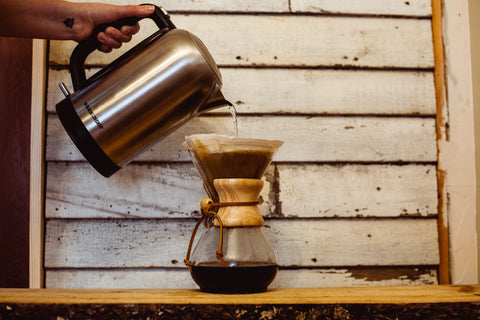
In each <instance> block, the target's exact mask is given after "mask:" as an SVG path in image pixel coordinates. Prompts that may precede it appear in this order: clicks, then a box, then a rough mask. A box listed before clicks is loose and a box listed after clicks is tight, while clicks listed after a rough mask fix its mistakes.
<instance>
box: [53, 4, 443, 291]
mask: <svg viewBox="0 0 480 320" xmlns="http://www.w3.org/2000/svg"><path fill="white" fill-rule="evenodd" d="M112 2H113V1H112ZM143 2H144V1H140V0H132V1H126V0H119V1H117V2H116V3H143ZM157 4H158V5H161V6H164V7H165V8H166V9H167V10H169V11H170V13H171V16H172V20H173V22H174V23H175V24H176V25H177V27H178V28H183V29H187V30H189V31H191V32H193V33H195V34H197V35H198V36H199V37H200V38H201V39H202V40H203V41H204V42H205V44H206V45H207V47H208V48H209V49H210V51H211V53H212V54H213V56H214V58H215V59H216V61H217V63H218V64H219V66H220V69H221V72H222V74H223V79H224V90H223V91H224V94H225V96H226V97H227V99H229V100H230V101H232V102H234V103H236V106H237V112H238V113H239V135H240V136H248V137H259V138H272V139H281V140H284V141H285V144H284V146H282V148H281V149H280V151H279V153H278V154H277V156H276V158H275V159H274V163H273V164H272V165H271V166H270V168H269V169H268V171H267V173H266V175H265V177H264V180H265V187H264V189H263V191H262V193H261V197H260V200H261V206H260V209H261V212H262V214H263V215H264V217H265V218H266V226H265V228H264V230H265V233H266V235H267V237H268V238H269V239H270V241H271V243H272V245H273V247H274V249H275V250H276V252H277V255H278V258H279V262H280V265H281V270H280V272H279V274H278V276H277V278H276V280H275V281H274V283H273V284H272V287H287V286H288V287H310V286H365V285H416V284H436V283H438V280H437V273H438V264H439V255H438V241H437V214H438V210H437V202H438V199H437V180H436V164H437V149H436V136H435V116H436V109H435V92H434V83H433V66H434V63H433V45H432V31H431V5H430V0H409V1H404V0H388V1H387V0H363V1H358V0H289V1H286V0H285V1H278V0H264V1H251V0H242V1H237V0H230V1H218V0H196V1H190V0H176V1H173V0H165V1H163V2H162V3H157ZM141 25H142V30H141V33H140V34H138V35H136V36H135V40H134V41H133V44H134V43H135V42H138V41H140V40H142V39H143V38H145V37H146V35H148V34H150V33H152V32H154V29H155V28H154V26H153V24H151V23H149V22H148V21H144V22H142V23H141ZM133 44H131V45H133ZM74 45H75V43H73V42H62V41H51V42H50V56H49V60H50V61H49V66H50V68H49V79H48V89H47V90H48V92H47V112H48V126H47V146H46V159H47V182H46V183H47V185H46V204H45V217H46V239H45V268H46V286H47V287H49V288H55V287H64V288H195V287H196V286H195V284H194V283H193V281H192V280H191V278H190V276H189V273H188V271H187V269H186V268H185V267H184V266H183V262H182V261H183V259H184V257H185V254H186V249H187V245H188V241H189V237H190V234H191V232H192V229H193V226H194V223H195V217H196V216H198V209H199V202H200V200H201V199H202V198H203V197H204V196H205V192H204V191H203V189H202V184H201V181H200V178H199V176H198V174H197V172H196V171H195V169H194V168H193V165H192V164H191V161H190V158H189V156H188V154H187V153H186V152H185V150H183V149H182V147H181V143H182V141H183V139H184V137H185V135H189V134H195V133H210V132H215V133H220V134H233V132H234V131H233V121H232V119H231V117H230V115H229V112H228V111H227V110H218V111H215V112H211V113H210V114H207V115H202V116H200V117H199V118H197V119H195V120H193V121H191V122H189V123H188V124H187V125H185V126H184V127H182V128H180V129H179V130H177V131H176V132H175V133H173V134H172V135H171V136H169V137H167V138H166V139H165V140H163V141H162V142H160V143H159V144H157V145H155V146H154V147H152V148H151V150H148V151H147V152H146V153H144V154H143V155H141V156H140V157H139V159H137V161H136V162H133V163H131V164H130V165H128V166H126V167H125V168H123V169H122V170H120V171H119V172H118V173H117V174H115V175H114V176H113V177H111V178H109V179H106V178H103V177H102V176H100V175H99V174H98V173H96V171H95V170H94V169H92V168H91V167H90V165H89V164H87V163H86V162H85V161H84V159H83V157H82V156H81V154H80V153H79V152H78V151H77V150H76V149H75V147H74V145H73V144H72V142H71V141H70V140H69V138H68V137H67V135H66V133H65V132H64V130H63V128H62V127H61V125H60V123H59V121H58V118H57V116H56V115H55V104H56V103H57V102H59V101H60V100H61V99H62V98H63V97H62V95H61V93H60V90H59V89H58V87H57V83H58V82H60V81H63V82H65V83H66V84H67V85H70V83H71V82H70V79H69V74H68V71H67V69H66V64H67V63H68V59H69V56H70V53H71V50H72V49H73V47H74ZM128 47H129V45H125V46H124V47H123V48H122V49H120V50H117V51H116V52H114V53H111V54H108V55H105V54H100V53H95V54H92V55H91V56H90V57H89V58H88V60H87V63H88V65H89V69H88V72H89V74H91V73H93V72H95V71H97V70H98V69H99V68H101V67H102V66H103V65H105V64H107V63H108V62H109V61H112V60H113V59H114V58H115V57H116V56H118V55H120V54H121V53H122V52H124V51H125V50H127V49H128Z"/></svg>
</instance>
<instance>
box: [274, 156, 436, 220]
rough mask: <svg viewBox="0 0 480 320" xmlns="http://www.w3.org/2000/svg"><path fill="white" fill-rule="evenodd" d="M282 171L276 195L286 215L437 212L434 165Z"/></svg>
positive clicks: (292, 168)
mask: <svg viewBox="0 0 480 320" xmlns="http://www.w3.org/2000/svg"><path fill="white" fill-rule="evenodd" d="M278 172H279V173H278V174H279V180H280V187H279V189H280V191H279V195H278V197H279V201H280V202H281V210H282V214H284V215H286V216H293V215H298V216H299V217H355V216H357V217H372V216H381V217H388V216H402V215H405V216H407V215H419V216H428V215H435V214H436V213H437V192H436V190H437V188H436V185H437V183H436V170H435V166H434V165H427V166H421V165H420V166H390V165H388V166H365V165H332V166H328V165H324V166H312V165H304V166H284V165H281V166H279V167H278Z"/></svg>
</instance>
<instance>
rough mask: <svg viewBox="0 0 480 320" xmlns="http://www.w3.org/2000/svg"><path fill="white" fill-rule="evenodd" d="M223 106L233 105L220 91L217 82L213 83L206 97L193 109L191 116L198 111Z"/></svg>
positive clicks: (196, 114)
mask: <svg viewBox="0 0 480 320" xmlns="http://www.w3.org/2000/svg"><path fill="white" fill-rule="evenodd" d="M225 106H233V104H232V103H231V102H230V101H228V100H226V99H225V97H224V96H223V94H222V92H221V91H220V86H219V85H218V84H215V85H214V86H213V88H212V91H211V93H210V95H209V96H208V98H207V99H206V100H205V102H204V103H203V104H201V105H200V106H199V107H198V108H197V109H196V110H195V111H194V113H193V114H192V116H194V117H195V116H198V115H199V114H200V113H203V112H207V111H210V110H213V109H216V108H220V107H225Z"/></svg>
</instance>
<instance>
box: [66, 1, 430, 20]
mask: <svg viewBox="0 0 480 320" xmlns="http://www.w3.org/2000/svg"><path fill="white" fill-rule="evenodd" d="M74 2H106V3H115V4H142V3H144V2H143V1H142V0H115V1H112V0H110V1H108V0H100V1H99V0H74ZM157 5H160V6H162V7H164V8H165V9H167V10H168V11H199V12H214V11H220V12H228V11H234V12H289V11H293V12H311V13H323V14H331V13H333V14H368V15H371V14H385V15H406V16H430V15H431V13H432V12H431V6H430V1H429V0H409V1H404V0H363V1H358V0H292V1H286V0H282V1H279V0H264V1H255V0H230V1H215V0H195V1H191V0H163V1H162V2H161V3H160V4H157ZM289 6H290V7H291V9H289Z"/></svg>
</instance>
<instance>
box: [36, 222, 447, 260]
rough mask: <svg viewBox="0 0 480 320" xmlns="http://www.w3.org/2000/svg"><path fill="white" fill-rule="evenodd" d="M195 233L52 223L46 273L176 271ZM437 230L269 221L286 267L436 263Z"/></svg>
mask: <svg viewBox="0 0 480 320" xmlns="http://www.w3.org/2000/svg"><path fill="white" fill-rule="evenodd" d="M193 226H194V220H193V219H192V220H181V221H178V220H161V219H142V220H138V219H137V220H134V219H128V220H125V219H110V220H88V219H79V220H72V219H68V220H64V219H62V220H58V219H54V220H47V225H46V228H47V230H46V239H45V246H46V248H45V267H47V268H49V267H51V268H63V267H77V268H101V267H120V268H122V267H132V268H133V267H171V266H176V265H177V263H178V261H183V259H184V258H185V255H186V250H187V245H188V240H189V238H190V234H191V232H192V230H193ZM436 227H437V226H436V220H435V219H418V220H417V219H400V220H399V219H386V220H351V219H345V220H289V221H282V220H267V221H265V227H264V228H263V230H264V232H265V234H266V236H267V239H269V241H270V242H271V244H272V246H273V248H274V250H275V251H276V253H277V256H278V260H279V264H280V265H281V266H309V267H312V266H351V265H371V266H373V265H378V266H385V265H434V264H437V263H438V251H437V248H438V246H437V234H436ZM112 235H115V236H114V237H112ZM213 250H215V248H213ZM72 252H75V254H74V255H73V254H71V253H72Z"/></svg>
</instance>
